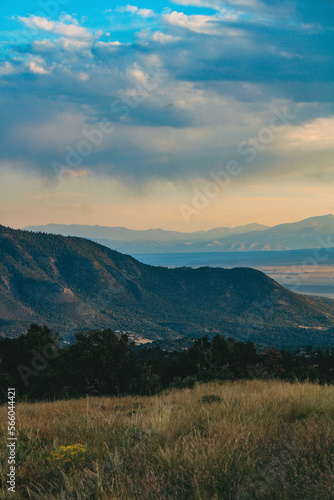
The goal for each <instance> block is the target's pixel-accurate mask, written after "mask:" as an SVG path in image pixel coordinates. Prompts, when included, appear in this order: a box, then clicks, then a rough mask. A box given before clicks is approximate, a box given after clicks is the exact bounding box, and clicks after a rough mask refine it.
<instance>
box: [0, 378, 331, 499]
mask: <svg viewBox="0 0 334 500" xmlns="http://www.w3.org/2000/svg"><path fill="white" fill-rule="evenodd" d="M6 414H7V408H6V407H4V406H3V407H1V408H0V422H1V429H0V432H1V434H0V443H1V453H2V456H1V468H0V478H1V485H2V486H1V488H2V489H1V493H2V495H1V498H5V497H6V486H5V482H6V474H7V472H8V471H7V450H6V432H7V429H6V427H7V423H6V421H7V419H6ZM17 426H18V429H17V437H18V441H17V478H16V481H17V494H16V498H22V499H30V498H31V499H41V500H42V499H43V500H47V499H68V500H70V499H71V500H72V499H78V500H79V499H80V500H82V499H105V500H107V499H114V500H116V499H117V500H122V499H152V500H153V499H154V500H156V499H159V500H160V499H161V500H164V499H189V500H196V499H198V500H200V499H202V500H212V499H226V500H227V499H240V500H241V499H268V500H269V499H270V500H273V499H289V500H290V499H296V500H297V499H298V500H300V499H301V498H302V499H303V500H314V499H317V500H321V499H331V498H334V460H333V459H334V440H333V436H334V387H333V386H320V385H315V384H309V383H303V384H289V383H284V382H278V381H239V382H222V383H218V382H216V383H209V384H198V385H196V386H195V387H194V388H193V389H185V390H182V391H177V390H173V391H170V392H168V393H164V394H160V395H158V396H152V397H135V396H134V397H124V398H86V399H81V400H70V401H59V402H50V403H35V404H29V403H19V404H18V406H17ZM79 445H81V446H79Z"/></svg>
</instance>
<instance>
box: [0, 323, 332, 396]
mask: <svg viewBox="0 0 334 500" xmlns="http://www.w3.org/2000/svg"><path fill="white" fill-rule="evenodd" d="M252 378H280V379H283V380H289V381H295V380H310V381H314V382H318V383H323V384H324V383H330V384H332V383H333V382H334V350H332V351H320V350H314V349H313V348H312V347H308V348H306V349H305V350H303V351H300V352H298V353H291V352H287V351H284V350H281V351H277V350H276V349H275V347H272V348H270V349H267V350H266V351H264V352H261V351H260V352H259V351H258V350H257V349H256V347H255V345H254V344H253V343H252V342H247V343H244V342H241V341H236V340H234V339H232V338H225V337H224V336H220V335H217V336H215V337H214V338H213V340H212V341H210V340H209V339H208V337H203V338H201V339H199V340H196V341H195V342H194V344H193V346H192V347H190V348H189V349H187V350H185V351H183V352H181V353H176V352H164V351H162V350H161V349H160V348H159V347H153V348H149V349H148V348H146V349H143V348H141V349H138V348H135V345H134V344H133V343H132V342H130V341H129V339H128V337H127V336H126V335H122V336H121V337H118V336H117V335H116V334H115V333H114V332H113V331H111V330H103V331H91V332H89V333H87V334H84V333H77V334H76V336H75V343H74V344H72V345H67V344H66V343H64V342H63V341H62V340H61V339H60V338H59V336H58V334H55V333H53V332H52V331H51V330H50V329H49V328H47V327H45V326H44V327H40V326H37V325H31V327H30V328H29V331H28V333H27V334H26V335H22V336H21V337H19V338H17V339H4V338H1V339H0V391H1V394H0V398H1V400H0V401H1V403H4V402H5V401H6V398H7V388H8V387H13V388H14V387H15V388H16V390H17V394H18V397H19V398H20V399H21V400H32V401H33V400H50V399H59V398H78V397H83V396H86V395H91V396H109V395H110V396H111V395H125V394H143V395H145V394H156V393H158V392H159V391H161V390H163V389H168V388H173V387H175V388H183V387H191V386H192V385H194V383H195V382H197V381H202V382H209V381H212V380H237V379H252Z"/></svg>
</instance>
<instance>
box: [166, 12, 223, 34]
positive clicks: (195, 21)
mask: <svg viewBox="0 0 334 500" xmlns="http://www.w3.org/2000/svg"><path fill="white" fill-rule="evenodd" d="M163 21H164V22H165V23H166V24H170V25H172V26H176V27H178V28H183V29H187V30H190V31H194V32H196V33H205V34H211V35H212V34H217V28H216V26H215V25H216V23H217V19H215V18H213V17H212V16H198V15H192V16H187V15H186V14H184V13H183V12H177V11H174V12H171V13H170V14H165V15H164V16H163Z"/></svg>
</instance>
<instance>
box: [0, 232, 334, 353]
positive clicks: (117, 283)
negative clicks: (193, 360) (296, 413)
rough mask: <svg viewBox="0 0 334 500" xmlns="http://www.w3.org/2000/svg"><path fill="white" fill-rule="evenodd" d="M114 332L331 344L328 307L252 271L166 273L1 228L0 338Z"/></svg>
mask: <svg viewBox="0 0 334 500" xmlns="http://www.w3.org/2000/svg"><path fill="white" fill-rule="evenodd" d="M30 323H39V324H46V325H48V326H50V327H53V328H55V329H57V330H58V331H59V332H60V333H61V334H62V335H65V337H66V336H70V335H71V334H72V333H73V332H75V331H78V330H79V329H92V328H103V327H110V328H113V329H115V330H121V331H132V332H135V333H137V334H141V335H143V336H145V337H146V338H152V339H157V338H176V337H181V336H184V335H191V336H196V335H203V334H205V333H223V334H227V335H231V336H234V337H237V338H242V339H245V338H246V339H252V340H254V341H256V342H257V343H258V344H260V345H272V344H273V343H275V344H276V345H296V346H297V345H304V346H305V345H307V344H309V343H312V344H322V345H323V344H326V345H327V344H331V343H333V342H334V330H333V328H332V327H333V325H334V311H333V303H332V302H331V301H326V300H321V299H315V298H312V299H310V298H307V297H304V296H301V295H296V294H294V293H292V292H290V291H288V290H286V289H285V288H282V287H281V286H280V285H278V284H277V283H276V282H275V281H273V280H272V279H271V278H269V277H268V276H266V275H265V274H263V273H261V272H259V271H256V270H253V269H248V268H238V269H218V268H216V269H213V268H200V269H191V268H178V269H167V268H162V267H153V266H149V265H145V264H142V263H140V262H138V261H137V260H135V259H134V258H132V257H129V256H127V255H123V254H121V253H118V252H116V251H113V250H110V249H108V248H106V247H103V246H101V245H98V244H96V243H94V242H92V241H89V240H87V239H81V238H74V237H63V236H57V235H48V234H45V233H34V232H28V231H21V230H13V229H10V228H5V227H3V226H0V328H1V329H0V331H1V334H2V335H4V334H5V335H12V336H17V335H18V334H20V333H23V332H24V331H26V329H27V327H28V325H29V324H30Z"/></svg>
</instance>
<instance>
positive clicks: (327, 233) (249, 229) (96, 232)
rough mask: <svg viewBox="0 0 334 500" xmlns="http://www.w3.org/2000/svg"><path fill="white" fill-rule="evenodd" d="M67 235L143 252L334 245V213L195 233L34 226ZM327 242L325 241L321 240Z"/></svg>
mask: <svg viewBox="0 0 334 500" xmlns="http://www.w3.org/2000/svg"><path fill="white" fill-rule="evenodd" d="M27 229H29V230H32V231H45V232H47V233H57V234H62V235H64V236H80V237H85V238H89V239H91V240H93V241H96V242H97V243H100V244H102V245H105V246H108V247H109V248H113V249H114V250H118V251H120V252H123V253H129V254H131V255H135V254H141V253H171V252H172V253H179V252H180V253H181V252H236V251H237V252H242V251H270V250H272V251H280V250H301V249H309V248H318V247H319V246H328V247H333V246H334V216H333V215H325V216H320V217H311V218H309V219H305V220H303V221H299V222H294V223H290V224H279V225H277V226H274V227H271V228H268V227H266V226H262V225H260V224H248V225H247V226H240V227H236V228H216V229H212V230H210V231H199V232H195V233H178V232H175V231H174V232H173V231H163V230H162V229H151V230H148V231H133V230H129V229H125V228H108V227H100V226H80V225H72V226H64V225H58V224H48V225H46V226H36V227H34V226H31V227H30V228H27ZM321 241H322V242H324V243H321Z"/></svg>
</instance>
